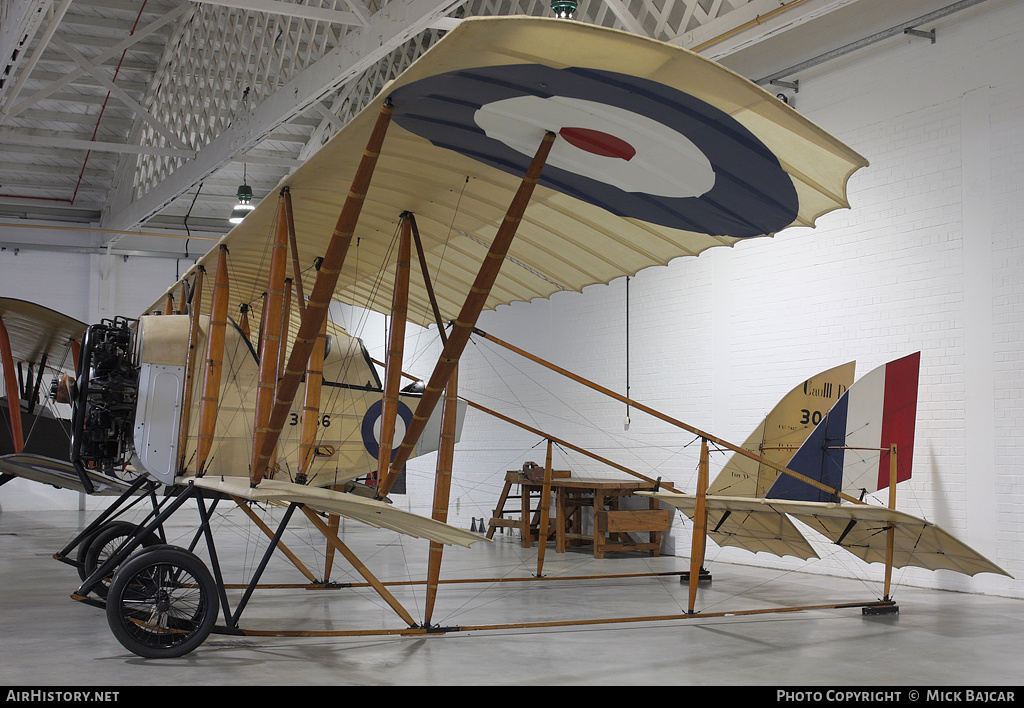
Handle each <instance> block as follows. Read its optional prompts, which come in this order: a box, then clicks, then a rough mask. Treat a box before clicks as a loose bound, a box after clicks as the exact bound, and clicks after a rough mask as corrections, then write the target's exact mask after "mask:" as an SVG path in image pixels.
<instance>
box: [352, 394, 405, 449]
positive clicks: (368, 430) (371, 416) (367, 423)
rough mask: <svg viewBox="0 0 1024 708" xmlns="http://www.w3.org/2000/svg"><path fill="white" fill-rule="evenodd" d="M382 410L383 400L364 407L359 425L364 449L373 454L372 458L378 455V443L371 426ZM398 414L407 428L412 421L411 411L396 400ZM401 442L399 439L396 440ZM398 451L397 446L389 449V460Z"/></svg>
mask: <svg viewBox="0 0 1024 708" xmlns="http://www.w3.org/2000/svg"><path fill="white" fill-rule="evenodd" d="M383 411H384V402H383V401H375V402H374V403H373V405H371V406H370V407H369V408H367V409H366V413H365V414H364V415H363V424H362V426H360V429H359V432H360V433H361V434H362V436H363V447H365V448H366V451H367V452H368V453H370V454H371V455H373V459H375V460H376V459H378V456H379V455H380V443H379V442H377V438H376V436H374V434H373V426H374V425H376V423H377V419H378V418H380V416H381V413H382V412H383ZM398 415H400V416H401V417H402V420H404V421H405V427H406V428H408V427H409V424H410V423H411V422H412V411H411V410H409V406H407V405H405V404H404V403H402V402H401V401H399V402H398ZM397 442H398V443H401V442H402V441H401V440H398V441H397ZM397 453H398V448H397V447H395V448H393V449H392V450H391V460H392V461H394V459H395V455H396V454H397Z"/></svg>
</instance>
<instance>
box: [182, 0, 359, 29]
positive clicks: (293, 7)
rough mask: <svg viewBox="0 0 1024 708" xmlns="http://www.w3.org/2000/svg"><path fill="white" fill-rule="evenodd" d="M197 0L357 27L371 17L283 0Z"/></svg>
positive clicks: (197, 0) (203, 2) (210, 3)
mask: <svg viewBox="0 0 1024 708" xmlns="http://www.w3.org/2000/svg"><path fill="white" fill-rule="evenodd" d="M195 2H199V3H202V4H206V5H220V6H222V7H234V8H237V9H239V10H249V11H251V12H269V13H271V14H274V15H284V16H286V17H297V18H299V19H302V20H314V21H316V22H330V23H332V24H338V25H355V26H357V27H364V26H366V24H367V23H368V19H369V18H368V17H367V16H365V14H364V15H362V16H361V15H357V14H356V13H355V12H342V11H340V10H331V9H329V8H324V7H312V6H309V5H298V4H296V3H292V2H281V0H195Z"/></svg>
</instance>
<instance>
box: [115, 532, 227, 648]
mask: <svg viewBox="0 0 1024 708" xmlns="http://www.w3.org/2000/svg"><path fill="white" fill-rule="evenodd" d="M219 609H220V602H219V600H218V599H217V586H216V583H215V582H214V579H213V575H212V574H211V573H210V571H209V570H207V568H206V565H204V564H203V561H202V560H200V558H199V557H198V556H196V555H195V554H194V553H191V552H189V551H187V550H185V549H184V548H179V547H176V546H159V547H155V548H153V549H150V550H147V551H145V552H143V553H139V554H136V555H132V556H130V557H129V558H128V560H126V561H125V562H124V563H122V564H121V566H120V567H119V568H118V569H117V572H116V573H114V578H113V580H112V581H111V583H110V588H109V589H108V592H107V624H109V625H110V630H111V632H113V634H114V637H116V638H117V641H119V642H120V643H121V645H122V646H123V647H124V648H125V649H127V650H128V651H130V652H132V653H133V654H136V655H138V656H141V657H144V658H147V659H166V658H173V657H177V656H183V655H185V654H187V653H189V652H190V651H192V650H193V649H195V648H196V647H198V646H199V645H200V644H202V643H203V642H204V641H205V640H206V638H207V637H208V636H209V635H210V632H211V631H212V630H213V625H214V623H215V622H216V621H217V612H218V611H219Z"/></svg>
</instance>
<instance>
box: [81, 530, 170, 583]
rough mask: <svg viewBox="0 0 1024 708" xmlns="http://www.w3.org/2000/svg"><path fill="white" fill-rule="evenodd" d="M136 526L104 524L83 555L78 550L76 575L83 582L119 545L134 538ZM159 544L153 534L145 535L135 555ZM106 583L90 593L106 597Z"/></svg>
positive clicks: (90, 540)
mask: <svg viewBox="0 0 1024 708" xmlns="http://www.w3.org/2000/svg"><path fill="white" fill-rule="evenodd" d="M138 528H139V527H138V526H136V525H135V524H133V523H131V522H130V521H112V522H110V523H109V524H105V525H104V526H102V527H101V528H100V530H99V531H98V532H97V533H96V534H95V535H94V536H93V537H92V538H91V539H89V543H88V545H87V546H86V545H85V544H82V545H83V546H84V547H85V553H84V554H83V553H81V550H82V549H81V548H80V549H79V551H80V552H79V561H78V575H79V576H80V577H81V578H82V580H85V579H86V578H88V577H89V576H90V575H92V574H93V572H94V571H95V570H96V569H97V568H99V567H100V566H101V565H103V563H104V562H106V560H107V559H108V558H109V557H110V556H111V555H112V554H113V553H114V552H116V551H117V549H118V548H120V547H121V545H122V544H123V543H124V542H125V541H127V540H128V539H129V538H131V537H132V536H134V535H135V534H136V532H137V531H138ZM158 543H160V539H158V538H157V537H156V536H154V535H153V534H147V535H146V536H145V537H144V538H143V539H142V545H141V546H139V548H137V549H136V550H135V552H136V553H137V552H138V551H139V550H140V549H142V548H146V547H147V546H155V545H156V544H158ZM108 584H109V583H108V581H107V580H104V581H103V582H101V583H100V584H99V585H97V586H96V587H95V588H93V590H92V592H93V593H95V594H96V595H97V596H98V597H106V595H107V585H108Z"/></svg>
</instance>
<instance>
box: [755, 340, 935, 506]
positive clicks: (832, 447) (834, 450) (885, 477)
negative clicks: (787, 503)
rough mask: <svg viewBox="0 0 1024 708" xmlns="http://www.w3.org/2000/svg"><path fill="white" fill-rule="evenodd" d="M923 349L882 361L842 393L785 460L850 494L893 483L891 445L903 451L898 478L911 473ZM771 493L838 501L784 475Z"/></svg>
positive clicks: (780, 496) (795, 498)
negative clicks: (787, 459) (890, 464)
mask: <svg viewBox="0 0 1024 708" xmlns="http://www.w3.org/2000/svg"><path fill="white" fill-rule="evenodd" d="M920 361H921V354H920V352H916V353H914V354H910V355H908V356H905V357H903V358H901V359H897V360H895V361H891V362H889V363H888V364H885V365H883V366H880V367H878V368H876V369H874V370H872V371H871V372H869V373H868V374H866V375H865V376H864V377H863V378H861V379H859V380H858V381H857V382H856V383H854V385H853V386H851V387H850V389H849V390H848V391H847V392H846V393H845V394H844V395H843V397H842V398H841V399H840V400H839V402H838V403H836V405H835V406H834V407H833V408H832V410H831V411H829V413H828V414H827V415H826V416H825V418H824V419H823V420H822V421H821V423H819V424H818V426H817V427H816V428H815V430H814V431H813V432H812V433H811V434H810V435H809V436H808V437H807V441H806V442H805V443H804V444H803V445H802V446H801V447H800V450H799V451H797V453H796V454H795V455H794V456H793V458H792V460H790V462H789V464H788V465H787V466H788V467H789V468H790V469H791V470H793V471H794V472H798V473H800V474H802V475H805V476H807V477H810V478H812V479H815V480H818V481H819V482H822V483H823V484H826V485H828V486H829V487H831V488H833V489H836V490H838V491H843V492H845V493H847V494H850V495H852V496H857V495H858V494H860V493H862V492H867V493H872V492H876V491H878V490H879V489H884V488H886V487H888V486H889V458H888V454H889V453H888V449H889V446H890V445H893V444H895V445H896V446H897V449H898V451H899V453H898V454H899V472H898V475H897V482H902V481H905V480H907V479H909V478H910V474H911V462H912V460H913V455H914V428H915V421H916V418H917V386H918V374H919V370H920ZM767 496H768V497H769V498H772V499H788V500H792V501H834V500H833V499H830V498H829V495H828V493H827V492H823V491H821V490H818V489H814V488H812V487H810V486H809V485H807V484H804V483H802V482H799V481H797V480H795V479H793V478H791V477H787V476H786V475H782V476H781V477H780V478H779V479H778V480H776V482H775V484H773V485H772V488H771V489H770V490H769V491H768V494H767Z"/></svg>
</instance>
